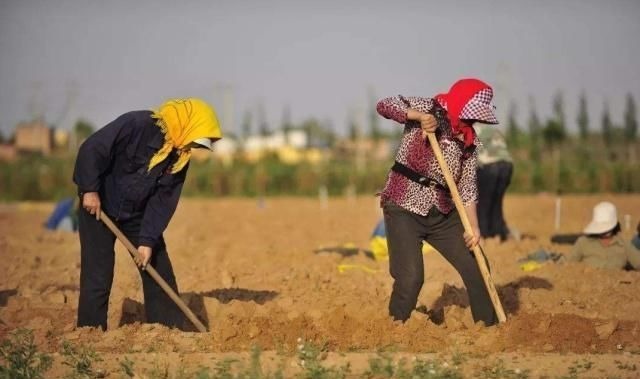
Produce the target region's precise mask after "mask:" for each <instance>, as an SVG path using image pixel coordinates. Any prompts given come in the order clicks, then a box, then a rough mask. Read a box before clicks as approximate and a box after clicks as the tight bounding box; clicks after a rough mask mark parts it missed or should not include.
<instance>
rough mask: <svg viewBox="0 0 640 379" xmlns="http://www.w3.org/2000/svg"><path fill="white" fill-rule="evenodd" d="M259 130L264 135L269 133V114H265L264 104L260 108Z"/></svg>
mask: <svg viewBox="0 0 640 379" xmlns="http://www.w3.org/2000/svg"><path fill="white" fill-rule="evenodd" d="M258 131H259V133H260V135H261V136H263V137H264V136H268V135H269V124H268V123H267V116H266V115H265V111H264V106H262V105H260V107H259V108H258Z"/></svg>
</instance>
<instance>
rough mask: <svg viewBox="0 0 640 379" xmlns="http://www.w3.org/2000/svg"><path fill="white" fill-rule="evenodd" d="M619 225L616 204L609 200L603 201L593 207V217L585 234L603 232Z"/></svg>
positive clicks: (584, 231)
mask: <svg viewBox="0 0 640 379" xmlns="http://www.w3.org/2000/svg"><path fill="white" fill-rule="evenodd" d="M616 225H618V211H617V210H616V206H615V205H613V204H611V203H610V202H608V201H603V202H601V203H598V204H596V206H595V207H593V218H592V219H591V222H590V223H589V225H587V226H586V227H585V228H584V230H583V233H584V234H603V233H606V232H608V231H610V230H613V228H615V227H616Z"/></svg>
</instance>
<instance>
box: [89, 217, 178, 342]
mask: <svg viewBox="0 0 640 379" xmlns="http://www.w3.org/2000/svg"><path fill="white" fill-rule="evenodd" d="M78 213H79V215H78V218H79V219H78V221H79V232H80V299H79V302H78V326H79V327H82V326H93V327H98V326H99V327H101V328H102V329H103V330H106V329H107V311H108V307H109V294H110V293H111V285H112V283H113V270H114V264H115V253H114V243H115V238H116V237H115V235H114V234H113V233H111V231H110V230H109V229H108V228H107V227H106V225H104V224H103V223H102V221H98V220H96V218H95V216H92V215H91V214H89V213H88V212H87V211H86V210H85V209H83V208H80V210H79V212H78ZM118 227H119V228H120V230H121V231H122V232H123V233H124V234H125V235H126V236H127V238H128V239H129V240H130V241H131V243H132V244H133V245H134V246H138V235H139V232H140V220H131V221H128V222H125V223H119V224H118ZM152 251H153V254H152V256H151V260H150V265H151V266H153V268H154V269H156V271H157V272H158V274H160V276H161V277H162V278H163V279H164V280H165V281H166V282H167V284H169V286H171V288H173V290H174V291H176V293H177V292H178V286H177V284H176V278H175V276H174V274H173V268H172V267H171V261H170V260H169V255H168V254H167V248H166V245H165V243H164V239H162V238H161V239H160V241H159V242H158V243H157V244H156V246H153V247H152ZM122 258H124V259H130V258H126V257H124V255H123V256H122ZM132 264H133V263H132ZM139 271H140V276H141V278H142V288H143V293H144V306H145V314H146V321H147V322H150V323H160V324H164V325H167V326H169V327H181V326H182V325H183V315H182V313H181V311H180V309H179V308H178V307H177V306H176V305H175V303H174V302H173V301H172V300H171V298H169V296H168V295H167V294H166V293H165V292H164V291H163V290H162V288H161V287H160V286H159V285H158V284H157V283H156V282H155V281H154V280H153V279H152V278H151V276H149V274H147V273H146V272H145V271H142V270H139Z"/></svg>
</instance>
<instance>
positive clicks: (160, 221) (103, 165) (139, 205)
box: [73, 111, 189, 247]
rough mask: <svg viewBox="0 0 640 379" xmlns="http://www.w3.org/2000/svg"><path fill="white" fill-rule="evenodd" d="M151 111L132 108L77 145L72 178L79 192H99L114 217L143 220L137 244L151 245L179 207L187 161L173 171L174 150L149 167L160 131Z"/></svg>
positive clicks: (104, 207)
mask: <svg viewBox="0 0 640 379" xmlns="http://www.w3.org/2000/svg"><path fill="white" fill-rule="evenodd" d="M151 114H152V113H151V112H150V111H133V112H128V113H125V114H123V115H122V116H120V117H118V118H117V119H116V120H114V121H112V122H111V123H109V124H107V125H106V126H104V127H103V128H101V129H100V130H98V131H96V132H95V133H93V134H92V135H91V136H89V138H87V140H86V141H85V142H84V143H83V144H82V145H81V146H80V150H79V151H78V157H77V158H76V166H75V170H74V172H73V181H74V182H75V183H76V184H77V185H78V192H79V193H80V194H82V193H85V192H98V193H99V195H100V201H101V206H102V210H103V211H104V212H106V213H107V214H108V215H109V216H111V217H112V218H114V219H115V221H119V222H126V221H129V220H132V219H136V218H137V219H138V220H141V226H140V236H139V244H140V245H145V246H151V247H153V246H154V245H155V244H156V243H157V242H158V241H159V240H160V238H161V236H162V233H163V232H164V230H165V229H166V228H167V225H168V224H169V220H170V219H171V217H172V216H173V213H174V212H175V210H176V207H177V205H178V199H179V197H180V191H181V190H182V185H183V183H184V179H185V176H186V173H187V169H188V167H189V166H188V165H187V166H185V167H184V168H183V169H182V170H180V171H179V172H177V173H175V174H171V173H170V170H171V166H172V165H173V163H175V161H176V159H177V154H176V151H175V150H174V151H172V152H171V154H169V157H168V158H166V159H165V160H164V161H163V162H161V163H159V164H158V165H156V166H155V167H153V169H151V171H149V170H148V167H149V162H150V160H151V157H152V156H153V155H154V154H155V153H156V152H157V151H158V150H159V149H160V147H162V145H163V143H164V135H163V134H162V132H161V131H160V128H159V127H158V126H157V125H155V121H156V120H155V119H153V118H151Z"/></svg>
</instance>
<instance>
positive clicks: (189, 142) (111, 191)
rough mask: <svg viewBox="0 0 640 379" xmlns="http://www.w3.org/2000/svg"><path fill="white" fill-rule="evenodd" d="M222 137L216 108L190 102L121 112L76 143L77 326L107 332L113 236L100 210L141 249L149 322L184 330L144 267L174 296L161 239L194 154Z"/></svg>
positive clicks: (180, 317)
mask: <svg viewBox="0 0 640 379" xmlns="http://www.w3.org/2000/svg"><path fill="white" fill-rule="evenodd" d="M221 137H222V134H221V131H220V126H219V124H218V119H217V116H216V114H215V111H214V109H213V108H212V107H211V106H209V105H208V104H207V103H205V102H204V101H202V100H200V99H194V98H190V99H179V100H169V101H167V102H165V103H164V104H162V105H161V106H160V107H159V108H158V109H157V110H155V111H148V110H139V111H132V112H128V113H125V114H123V115H122V116H120V117H118V118H117V119H115V120H114V121H112V122H111V123H109V124H107V125H106V126H104V127H103V128H101V129H100V130H98V131H96V132H95V133H94V134H92V135H91V136H89V138H87V140H86V141H85V142H84V143H83V144H82V145H81V146H80V150H79V151H78V156H77V159H76V164H75V170H74V173H73V180H74V182H75V183H76V184H77V186H78V193H79V196H80V202H81V209H80V210H79V232H80V233H79V234H80V254H81V261H80V262H81V263H80V299H79V304H78V326H79V327H82V326H93V327H98V326H99V327H101V328H102V329H103V330H106V328H107V308H108V304H109V294H110V292H111V284H112V282H113V271H114V263H115V253H114V244H115V236H114V235H113V234H112V233H111V231H109V229H107V227H106V225H104V224H103V223H102V222H101V221H99V216H100V213H101V212H104V213H106V214H107V215H108V216H109V217H110V218H111V219H112V220H113V221H114V222H115V223H116V224H117V226H118V227H119V229H120V230H122V232H123V233H124V234H125V235H126V236H127V238H128V239H129V240H130V241H131V243H133V245H134V246H137V247H138V252H139V253H140V255H141V257H142V261H141V262H137V263H138V265H139V267H140V275H141V277H142V285H143V292H144V305H145V313H146V320H147V322H150V323H161V324H164V325H167V326H169V327H181V326H182V322H183V315H182V312H181V311H180V309H179V308H178V307H177V306H176V305H175V303H174V302H173V301H172V300H171V299H170V298H169V296H168V295H167V294H166V293H165V292H164V291H163V290H162V288H161V287H160V286H159V285H158V284H157V283H156V282H155V281H154V280H153V279H152V278H151V277H150V276H149V275H148V274H146V273H145V272H144V269H145V267H146V265H148V264H149V265H151V266H153V267H154V269H155V270H156V271H157V272H158V274H160V276H162V278H163V279H164V280H165V281H166V282H167V283H168V284H169V285H170V286H171V287H172V288H173V290H174V291H176V293H177V292H178V287H177V284H176V279H175V276H174V273H173V268H172V267H171V261H170V260H169V256H168V254H167V248H166V245H165V241H164V239H163V237H162V234H163V232H164V230H165V229H166V227H167V225H168V224H169V220H170V219H171V217H172V216H173V213H174V211H175V210H176V206H177V205H178V199H179V197H180V192H181V190H182V185H183V183H184V180H185V176H186V174H187V169H188V167H189V158H190V156H191V149H194V148H207V149H211V147H212V144H213V143H214V142H215V141H217V140H218V139H220V138H221Z"/></svg>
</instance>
